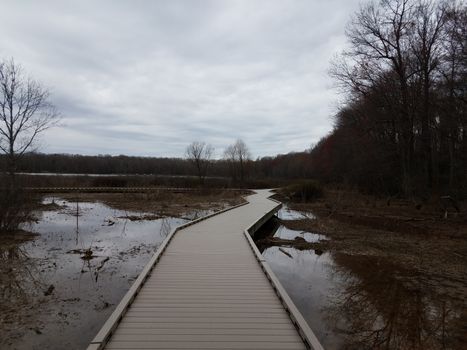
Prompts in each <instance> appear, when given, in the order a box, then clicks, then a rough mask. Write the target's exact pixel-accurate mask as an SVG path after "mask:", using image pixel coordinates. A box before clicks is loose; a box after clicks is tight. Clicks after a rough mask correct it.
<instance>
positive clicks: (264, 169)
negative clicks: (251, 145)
mask: <svg viewBox="0 0 467 350" xmlns="http://www.w3.org/2000/svg"><path fill="white" fill-rule="evenodd" d="M5 160H6V159H5V157H4V156H0V164H1V165H3V167H4V166H5ZM310 166H311V164H310V153H309V152H298V153H289V154H285V155H278V156H275V157H263V158H258V159H257V160H248V161H247V164H246V177H247V179H268V178H271V179H274V178H275V179H301V178H307V177H309V176H310V175H311V169H310ZM17 171H18V172H27V173H68V174H132V175H134V174H141V175H164V176H197V172H196V168H195V167H194V166H193V164H192V162H190V161H189V160H188V159H183V158H154V157H130V156H123V155H120V156H110V155H98V156H84V155H71V154H44V153H28V154H25V155H24V156H23V157H22V158H21V160H20V162H19V164H18V166H17ZM207 176H208V177H226V178H228V177H231V169H230V167H229V163H228V161H227V160H211V161H210V166H209V168H208V171H207Z"/></svg>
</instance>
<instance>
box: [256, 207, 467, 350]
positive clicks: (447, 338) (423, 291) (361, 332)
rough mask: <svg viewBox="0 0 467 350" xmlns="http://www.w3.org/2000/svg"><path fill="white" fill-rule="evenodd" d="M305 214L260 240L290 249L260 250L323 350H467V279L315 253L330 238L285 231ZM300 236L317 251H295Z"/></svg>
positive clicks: (287, 216) (290, 213) (287, 213)
mask: <svg viewBox="0 0 467 350" xmlns="http://www.w3.org/2000/svg"><path fill="white" fill-rule="evenodd" d="M304 215H310V214H309V213H308V214H302V213H300V212H295V211H294V210H291V209H290V208H287V207H286V208H285V209H282V210H281V211H280V212H279V213H278V217H279V218H282V221H281V220H279V221H278V222H276V224H270V225H268V226H269V227H268V228H267V230H268V231H269V232H267V233H266V232H260V235H261V236H262V237H264V236H268V235H269V236H270V237H271V236H272V237H275V238H281V239H282V240H288V241H289V244H287V243H284V242H286V241H282V240H281V244H280V245H279V246H277V245H276V246H269V247H268V246H266V247H265V246H261V245H260V247H261V249H262V250H263V251H262V253H263V255H264V257H265V258H266V260H267V261H268V263H269V264H270V266H271V268H272V269H273V271H274V273H275V274H276V275H277V277H278V278H279V280H280V281H281V283H282V284H283V286H284V288H285V289H286V290H287V292H288V294H289V295H290V297H291V298H292V300H293V301H294V303H295V304H296V306H297V307H298V309H299V310H300V312H301V313H302V315H303V316H304V318H305V319H306V321H307V322H308V324H309V325H310V327H311V328H312V329H313V331H314V332H315V334H316V336H317V337H318V339H319V340H320V341H321V342H322V344H323V346H324V347H325V349H328V350H329V349H464V348H465V347H464V346H465V344H466V335H467V318H466V310H467V309H466V307H467V300H466V295H465V292H464V289H463V288H461V287H459V286H462V284H463V283H464V284H465V280H464V281H458V280H453V279H451V278H450V277H449V276H436V275H435V274H421V273H419V272H418V271H417V270H414V269H412V268H411V267H409V266H404V265H403V264H401V263H400V261H397V260H396V261H391V260H389V259H387V257H384V256H383V257H382V256H376V255H368V254H348V253H341V252H339V251H337V250H333V249H329V250H327V249H323V250H321V249H317V247H320V244H321V245H322V246H323V247H329V246H330V244H329V240H331V239H332V237H326V236H325V235H323V234H322V233H321V234H317V233H314V232H306V231H302V230H292V229H290V228H288V227H286V225H284V224H283V223H285V224H286V223H287V220H297V218H300V217H302V218H303V217H304ZM310 217H312V216H310ZM297 237H299V238H300V240H302V239H305V240H306V241H307V242H310V243H312V245H313V249H311V248H308V249H303V245H302V244H299V245H297V244H295V243H296V242H297ZM297 246H298V247H300V248H299V249H298V248H297ZM419 264H423V261H422V260H420V262H419ZM440 287H443V288H440Z"/></svg>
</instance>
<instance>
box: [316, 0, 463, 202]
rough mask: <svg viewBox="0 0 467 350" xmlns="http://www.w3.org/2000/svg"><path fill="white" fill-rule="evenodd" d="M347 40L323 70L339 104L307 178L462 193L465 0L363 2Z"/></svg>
mask: <svg viewBox="0 0 467 350" xmlns="http://www.w3.org/2000/svg"><path fill="white" fill-rule="evenodd" d="M347 37H348V42H349V49H348V50H347V51H346V52H344V53H342V54H341V55H340V56H339V57H338V58H336V59H335V61H334V63H333V66H332V69H331V73H332V75H333V76H334V77H335V78H336V79H337V81H338V82H339V83H340V85H341V87H342V88H343V89H344V91H345V96H347V100H346V104H345V106H344V107H343V108H342V109H341V110H340V112H339V113H338V114H337V116H336V119H335V129H334V131H333V132H332V133H331V134H330V135H328V136H327V137H325V138H323V139H322V140H321V141H320V142H319V143H318V145H316V147H314V149H313V150H312V152H311V163H312V165H313V169H312V170H313V171H312V174H311V175H312V176H314V177H317V178H319V179H322V180H324V181H333V182H345V183H348V184H351V185H357V186H358V187H360V188H361V189H364V190H368V191H372V192H375V193H388V194H391V193H395V194H398V193H399V194H404V195H406V196H413V195H418V196H422V197H428V196H430V195H433V194H453V195H457V196H466V194H467V11H466V7H465V5H463V3H462V2H456V1H421V0H420V1H419V0H383V1H380V2H371V3H369V4H367V5H364V6H362V7H361V9H360V11H359V12H358V13H356V14H355V15H354V17H353V18H352V20H351V22H350V23H349V26H348V29H347Z"/></svg>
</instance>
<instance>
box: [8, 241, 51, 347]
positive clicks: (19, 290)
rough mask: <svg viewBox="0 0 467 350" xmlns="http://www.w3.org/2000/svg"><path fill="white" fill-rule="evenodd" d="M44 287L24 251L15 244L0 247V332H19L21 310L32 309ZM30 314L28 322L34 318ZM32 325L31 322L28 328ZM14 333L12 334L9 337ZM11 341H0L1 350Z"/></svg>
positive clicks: (31, 261) (32, 313)
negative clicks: (8, 330) (7, 330)
mask: <svg viewBox="0 0 467 350" xmlns="http://www.w3.org/2000/svg"><path fill="white" fill-rule="evenodd" d="M46 289H47V285H46V283H44V282H43V281H42V279H41V274H40V271H39V270H38V269H37V268H36V267H35V266H34V261H33V259H31V258H30V257H29V256H28V254H27V252H26V250H25V249H24V248H22V247H20V246H18V245H17V244H16V243H14V244H11V245H8V244H0V310H1V312H0V329H2V330H6V329H10V330H12V332H14V333H16V332H18V331H20V329H18V325H19V324H20V323H21V322H22V321H24V315H23V312H22V311H23V310H33V309H35V308H36V307H37V306H38V305H39V303H40V300H41V299H43V297H44V291H45V290H46ZM34 316H35V313H34V312H31V313H30V315H29V317H28V318H34ZM34 324H35V321H32V320H31V325H34ZM14 333H11V334H12V335H13V334H14ZM10 340H11V339H2V340H0V347H2V344H3V345H6V344H8V342H9V341H10Z"/></svg>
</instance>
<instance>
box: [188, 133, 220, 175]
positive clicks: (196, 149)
mask: <svg viewBox="0 0 467 350" xmlns="http://www.w3.org/2000/svg"><path fill="white" fill-rule="evenodd" d="M213 153H214V147H213V146H211V145H209V144H206V143H205V142H198V141H194V142H192V143H191V144H189V145H188V146H187V148H186V157H187V158H188V160H190V161H191V162H192V163H193V165H194V166H195V168H196V172H197V174H198V177H199V181H200V183H201V184H204V180H205V178H206V174H207V171H208V168H209V164H210V163H211V158H212V155H213Z"/></svg>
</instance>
